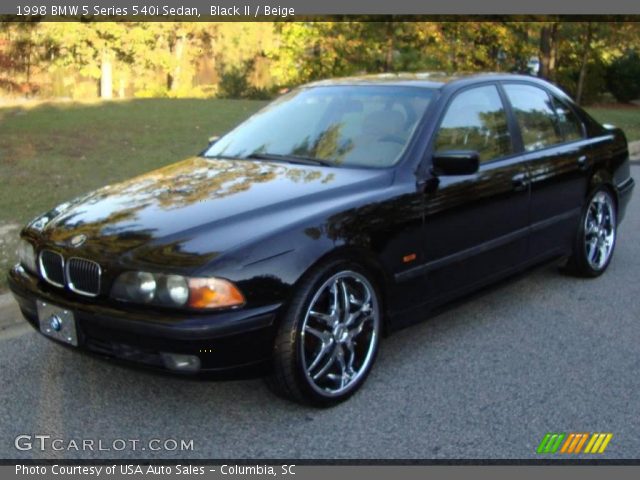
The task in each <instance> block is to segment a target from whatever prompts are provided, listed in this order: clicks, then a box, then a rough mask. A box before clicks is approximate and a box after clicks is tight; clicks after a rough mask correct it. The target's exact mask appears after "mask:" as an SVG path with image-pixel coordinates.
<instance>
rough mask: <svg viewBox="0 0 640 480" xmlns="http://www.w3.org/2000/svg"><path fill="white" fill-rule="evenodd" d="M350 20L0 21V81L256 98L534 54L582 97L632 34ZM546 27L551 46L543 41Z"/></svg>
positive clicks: (45, 90) (578, 26)
mask: <svg viewBox="0 0 640 480" xmlns="http://www.w3.org/2000/svg"><path fill="white" fill-rule="evenodd" d="M360 20H361V21H344V22H88V21H84V22H42V23H37V22H33V23H19V22H16V23H10V24H9V23H4V24H3V23H0V89H2V88H4V89H5V90H7V91H11V93H12V94H14V95H18V94H21V95H32V96H33V95H36V94H40V95H41V96H60V95H62V96H67V97H68V96H71V97H73V96H74V95H76V93H75V92H76V91H78V90H79V89H81V90H82V91H83V93H82V95H85V94H87V95H91V96H94V95H95V93H90V92H96V91H97V88H96V89H95V90H94V89H93V88H91V87H88V86H87V85H86V84H85V85H84V86H81V85H83V82H86V81H87V79H90V80H94V81H97V80H100V84H101V85H102V90H103V94H105V93H106V94H110V93H113V94H114V96H116V97H132V96H135V97H175V98H181V97H207V96H220V97H225V98H226V97H238V98H267V97H269V96H271V95H272V93H273V92H275V91H277V90H278V89H279V88H281V87H292V86H296V85H299V84H301V83H305V82H308V81H313V80H318V79H322V78H328V77H341V76H347V75H359V74H365V73H381V72H400V71H408V72H416V71H444V72H448V73H460V72H482V71H505V72H526V70H527V62H528V61H529V59H531V58H535V57H538V58H542V57H543V54H544V58H545V61H547V62H549V64H548V66H547V69H548V71H545V72H544V73H545V75H546V76H547V77H548V78H549V79H551V80H552V81H557V82H559V83H560V84H561V85H562V86H563V87H564V88H565V89H566V90H568V91H569V92H570V93H572V94H573V95H576V94H577V93H578V90H581V92H582V99H581V100H582V101H583V102H584V101H587V102H588V101H595V100H598V98H599V97H600V96H601V94H602V93H604V92H605V91H606V89H607V88H608V86H609V87H611V88H616V89H618V90H619V89H620V88H623V89H624V86H619V85H618V83H620V82H618V83H616V81H617V80H618V79H620V80H622V79H623V78H626V79H627V81H630V79H631V77H632V74H631V73H629V75H627V74H625V73H624V72H622V73H623V75H622V76H620V77H618V76H617V75H616V74H612V75H609V76H608V77H607V75H606V68H607V66H608V65H609V64H611V63H612V62H618V60H616V59H617V58H619V57H622V56H623V55H624V49H625V48H627V46H629V45H637V44H638V43H639V42H640V24H638V23H633V22H626V23H625V22H616V23H607V22H589V21H586V22H512V21H508V22H504V21H502V22H499V21H480V22H402V21H396V20H395V18H394V17H385V20H386V21H378V19H377V18H376V19H373V20H376V21H366V20H372V19H366V18H362V19H360ZM362 20H364V21H362ZM551 27H553V28H551ZM550 30H553V32H554V33H553V35H554V38H553V42H552V46H551V47H550V48H546V47H545V48H543V42H542V39H543V37H545V38H547V35H546V34H545V35H543V32H546V33H548V32H549V31H550ZM546 45H547V47H549V44H548V42H547V43H546ZM545 65H547V64H546V63H545ZM616 65H617V63H616ZM632 67H633V66H632V64H631V63H629V65H628V66H627V67H626V69H627V70H628V71H629V72H632ZM612 68H614V67H612ZM616 68H617V67H616ZM110 72H111V73H110ZM111 77H112V79H111ZM606 78H609V79H610V81H608V82H606ZM110 79H111V80H110ZM78 86H80V88H79V89H78V88H76V87H78ZM105 90H106V92H105ZM106 96H108V95H106ZM623 96H624V95H623Z"/></svg>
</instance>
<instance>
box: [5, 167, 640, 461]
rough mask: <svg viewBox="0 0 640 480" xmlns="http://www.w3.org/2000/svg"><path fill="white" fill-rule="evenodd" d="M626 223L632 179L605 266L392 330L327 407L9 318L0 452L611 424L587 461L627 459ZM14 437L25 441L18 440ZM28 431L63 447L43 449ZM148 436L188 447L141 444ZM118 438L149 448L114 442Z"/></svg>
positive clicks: (441, 450)
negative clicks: (357, 381) (122, 356)
mask: <svg viewBox="0 0 640 480" xmlns="http://www.w3.org/2000/svg"><path fill="white" fill-rule="evenodd" d="M632 171H633V176H634V177H635V179H636V181H638V180H640V166H638V165H637V164H636V165H634V166H633V167H632ZM638 232H640V194H639V193H638V192H637V191H636V192H635V195H634V197H633V199H632V202H631V204H630V206H629V210H628V213H627V218H626V219H625V221H624V223H623V224H622V226H621V228H620V230H619V237H618V244H617V247H616V251H615V254H614V258H613V261H612V263H611V265H610V267H609V270H608V271H607V272H606V274H605V275H603V276H602V277H600V278H598V279H591V280H584V279H576V278H573V277H570V276H566V275H563V274H561V273H559V272H558V271H557V269H556V267H555V266H553V265H547V266H543V267H539V268H536V269H534V270H532V271H531V272H529V273H528V274H526V275H522V276H518V277H517V278H513V279H510V280H508V281H505V282H503V283H501V284H500V285H498V286H496V287H493V288H491V289H489V290H487V291H484V292H482V293H481V294H478V295H474V296H473V297H471V298H469V299H467V300H465V301H464V302H461V303H459V304H457V305H456V306H454V307H452V308H450V309H448V310H447V311H446V312H444V313H442V314H440V315H438V316H437V317H435V318H432V319H430V320H429V321H427V322H424V323H421V324H419V325H417V326H414V327H411V328H408V329H405V330H403V331H401V332H398V333H396V334H394V335H392V336H391V337H389V338H386V339H385V341H384V342H383V343H382V347H381V352H380V356H379V357H378V360H377V363H376V365H375V367H374V370H373V372H372V374H371V376H370V377H369V379H368V381H367V383H366V385H365V386H364V388H363V389H362V391H361V392H359V393H358V394H357V395H355V396H354V397H353V398H352V399H351V400H349V401H348V402H346V403H344V404H342V405H340V406H338V407H336V408H333V409H330V410H315V409H308V408H305V407H301V406H298V405H295V404H292V403H288V402H287V401H285V400H282V399H279V398H276V397H274V396H273V395H272V394H271V393H270V392H269V391H268V390H267V388H266V387H265V386H264V385H263V383H262V381H261V380H243V381H225V382H220V381H190V380H184V379H179V378H175V377H170V376H162V375H155V374H152V373H148V372H145V371H141V370H138V369H134V368H126V367H121V366H117V365H113V364H112V363H110V362H107V361H104V360H101V359H97V358H93V357H89V356H85V355H78V354H76V353H75V352H73V351H71V350H69V349H66V348H63V347H61V346H59V345H56V344H54V343H53V342H50V341H48V340H46V339H45V338H43V337H42V336H40V335H39V334H37V333H36V332H35V331H33V330H32V329H31V328H30V327H28V326H27V325H26V323H24V322H23V321H20V320H19V318H18V317H17V316H15V318H13V317H12V320H11V321H5V322H4V325H5V328H4V329H2V330H0V458H12V459H13V458H15V459H21V458H54V459H57V458H65V457H68V458H100V459H107V458H176V459H177V458H217V459H222V458H234V459H239V458H256V459H260V458H265V459H270V458H350V459H354V458H359V459H361V458H371V459H387V458H390V459H413V458H415V459H425V458H426V459H446V458H453V459H460V458H472V459H482V458H500V459H503V458H507V459H509V458H512V459H524V458H540V455H537V454H536V448H537V446H538V444H539V442H540V441H541V439H542V437H543V436H544V435H545V434H546V433H547V432H610V433H613V438H612V440H611V442H610V444H609V446H608V447H607V450H606V452H605V453H604V454H601V455H598V456H597V458H610V459H611V458H617V459H620V458H623V459H629V458H630V459H638V458H640V401H639V394H640V375H639V372H640V301H639V299H640V275H639V272H640V241H639V238H638ZM0 307H2V306H1V305H0ZM2 312H4V313H3V315H5V317H6V315H17V314H16V313H15V309H13V310H12V309H11V307H7V306H6V305H5V308H4V310H2ZM7 312H9V313H7ZM10 312H13V314H12V313H10ZM5 320H7V318H5ZM19 435H30V436H31V437H26V440H25V437H21V439H19V440H18V443H19V444H20V446H21V447H22V448H25V447H26V446H28V443H29V441H31V442H32V443H33V447H34V448H32V449H28V450H18V449H17V448H16V446H15V442H16V440H15V439H16V437H18V436H19ZM34 435H50V436H51V438H52V439H54V438H58V439H60V440H61V441H60V442H57V445H56V446H57V447H58V448H62V450H53V449H51V448H49V447H50V446H49V447H47V448H45V450H44V451H41V450H40V449H39V444H38V442H34V437H33V436H34ZM29 439H31V440H29ZM152 439H160V440H167V439H169V440H177V441H178V442H179V441H180V440H184V441H186V443H187V448H188V445H189V442H190V441H191V440H192V441H193V443H192V445H193V450H190V451H180V449H179V448H178V449H173V450H171V451H166V450H165V451H152V450H150V448H149V447H150V446H151V444H150V443H149V440H152ZM82 440H93V441H94V442H96V443H95V444H94V450H93V451H92V450H86V451H82V450H81V446H80V445H81V442H82ZM99 440H101V441H102V442H103V443H102V444H101V447H100V448H103V450H102V451H100V450H97V445H98V441H99ZM118 440H123V441H126V442H127V443H128V445H132V442H130V440H140V441H141V443H139V444H136V446H137V448H145V450H141V449H140V450H136V451H134V450H132V449H131V448H127V449H126V450H123V451H117V450H114V448H115V449H119V448H120V447H121V445H122V442H118ZM74 442H75V445H77V446H78V448H79V449H80V451H78V450H76V449H75V448H74V447H73V445H74ZM45 443H46V442H45ZM161 444H162V443H160V444H158V443H157V442H156V443H154V446H155V447H156V448H157V447H158V446H159V445H161ZM167 446H168V448H170V449H172V448H173V446H174V444H173V443H172V442H169V443H168V444H167ZM104 448H111V450H110V451H109V450H104ZM551 458H564V457H562V456H560V457H559V456H558V455H556V456H552V457H551ZM574 458H596V457H594V456H593V455H591V456H589V455H580V456H578V457H574Z"/></svg>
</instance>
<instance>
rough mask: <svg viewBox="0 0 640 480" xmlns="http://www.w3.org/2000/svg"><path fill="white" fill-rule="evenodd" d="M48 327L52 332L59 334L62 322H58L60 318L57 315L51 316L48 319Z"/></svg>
mask: <svg viewBox="0 0 640 480" xmlns="http://www.w3.org/2000/svg"><path fill="white" fill-rule="evenodd" d="M49 326H50V327H51V330H53V331H54V332H59V331H60V329H61V328H62V322H61V321H60V317H58V316H57V315H51V317H50V318H49Z"/></svg>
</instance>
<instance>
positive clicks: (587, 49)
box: [576, 22, 593, 104]
mask: <svg viewBox="0 0 640 480" xmlns="http://www.w3.org/2000/svg"><path fill="white" fill-rule="evenodd" d="M592 37H593V26H592V25H591V22H589V23H587V32H586V38H585V43H584V49H583V50H582V62H581V64H580V75H579V76H578V88H577V90H576V103H578V104H580V103H582V95H583V94H584V83H585V81H586V79H587V64H588V63H589V54H590V53H591V39H592Z"/></svg>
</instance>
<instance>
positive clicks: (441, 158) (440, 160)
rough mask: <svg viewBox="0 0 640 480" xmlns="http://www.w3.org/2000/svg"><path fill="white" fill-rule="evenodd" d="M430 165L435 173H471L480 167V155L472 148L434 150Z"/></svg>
mask: <svg viewBox="0 0 640 480" xmlns="http://www.w3.org/2000/svg"><path fill="white" fill-rule="evenodd" d="M432 165H433V173H434V174H435V175H471V174H473V173H476V172H477V171H478V169H479V168H480V155H479V154H478V152H476V151H473V150H448V151H446V152H436V153H434V154H433V157H432Z"/></svg>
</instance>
